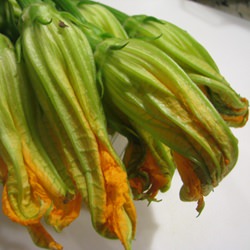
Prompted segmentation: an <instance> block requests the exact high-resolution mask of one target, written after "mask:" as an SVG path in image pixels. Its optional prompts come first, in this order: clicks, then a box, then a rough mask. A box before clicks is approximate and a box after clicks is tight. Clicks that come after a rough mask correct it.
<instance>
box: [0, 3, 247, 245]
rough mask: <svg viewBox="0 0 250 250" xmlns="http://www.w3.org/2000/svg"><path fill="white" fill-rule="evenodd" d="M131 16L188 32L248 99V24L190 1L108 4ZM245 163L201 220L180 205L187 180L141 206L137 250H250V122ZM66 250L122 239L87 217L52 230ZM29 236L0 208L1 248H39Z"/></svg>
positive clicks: (209, 200)
mask: <svg viewBox="0 0 250 250" xmlns="http://www.w3.org/2000/svg"><path fill="white" fill-rule="evenodd" d="M101 2H102V3H105V4H109V5H110V6H113V7H115V8H118V9H120V10H122V11H124V12H127V13H128V14H148V15H153V16H156V17H159V18H162V19H165V20H167V21H170V22H173V23H174V24H176V25H178V26H180V27H182V28H184V29H186V30H187V31H188V32H189V33H190V34H191V35H192V36H194V37H195V38H196V39H197V40H198V41H199V42H200V43H202V44H203V45H204V46H205V47H206V48H207V50H208V51H209V52H210V54H211V55H212V56H213V58H214V59H215V61H216V63H217V64H218V66H219V68H220V71H221V73H222V74H223V75H224V76H225V78H226V79H227V80H228V81H229V82H230V83H231V85H232V87H233V88H234V89H235V90H236V91H237V92H238V93H240V94H241V95H242V96H245V97H247V98H248V99H250V21H246V20H243V19H240V18H239V17H235V16H231V15H229V14H226V13H223V12H220V11H216V10H214V9H211V8H209V7H205V6H202V5H199V4H197V3H194V2H191V1H188V0H122V1H120V0H102V1H101ZM234 133H235V135H236V137H237V138H238V139H239V150H240V154H239V159H238V163H237V165H236V167H235V168H234V170H233V171H232V172H231V173H230V174H229V175H228V176H227V177H226V178H225V179H224V180H223V181H222V182H221V184H220V185H219V187H217V188H216V189H215V191H214V192H213V193H211V194H210V195H209V196H208V197H206V198H205V201H206V206H205V209H204V211H203V212H202V214H201V215H200V217H198V218H196V215H197V213H196V210H195V207H196V203H185V202H182V201H180V200H179V189H180V187H181V181H180V178H179V176H178V174H177V173H176V175H175V176H174V180H173V183H172V187H171V188H170V190H169V191H168V192H167V193H164V194H160V195H159V196H158V198H159V199H162V201H161V202H159V203H152V204H151V205H150V206H149V207H148V206H147V202H139V201H137V202H136V207H137V213H138V226H137V234H136V240H134V242H133V249H134V250H201V249H202V250H212V249H213V250H221V249H223V250H224V249H226V250H236V249H237V250H249V249H250V212H249V211H250V193H249V190H248V189H250V160H249V158H248V157H250V150H249V144H250V142H249V141H250V124H247V125H246V126H245V127H244V128H241V129H235V130H234ZM50 232H51V233H52V234H53V236H54V237H55V239H56V240H57V241H58V242H60V243H61V244H62V245H63V246H64V249H65V250H122V249H123V247H122V246H121V244H120V242H119V241H114V240H108V239H105V238H102V237H101V236H99V235H98V234H97V233H96V232H95V231H94V230H93V228H92V226H91V223H90V218H89V214H88V212H87V211H85V210H84V209H83V210H82V211H81V215H80V217H79V218H77V219H76V220H75V221H74V222H73V223H72V224H71V225H70V226H69V227H67V228H66V229H65V230H64V231H63V232H62V233H60V234H58V233H55V232H53V231H52V230H50ZM36 249H39V248H37V247H35V246H34V245H33V243H32V241H31V239H30V238H29V235H28V233H27V232H26V230H25V229H24V228H22V227H21V226H19V225H17V224H15V223H13V222H11V221H10V220H9V219H8V218H6V217H5V216H4V215H3V214H2V211H0V250H36Z"/></svg>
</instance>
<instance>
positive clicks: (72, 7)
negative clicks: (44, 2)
mask: <svg viewBox="0 0 250 250" xmlns="http://www.w3.org/2000/svg"><path fill="white" fill-rule="evenodd" d="M53 2H55V3H56V4H57V5H58V6H59V7H60V8H62V9H63V10H64V11H66V12H69V13H70V14H71V15H73V16H74V17H75V18H77V19H78V20H79V21H80V22H82V23H86V20H85V18H84V17H83V15H82V14H81V12H80V11H79V10H78V8H77V6H76V3H74V1H70V0H53Z"/></svg>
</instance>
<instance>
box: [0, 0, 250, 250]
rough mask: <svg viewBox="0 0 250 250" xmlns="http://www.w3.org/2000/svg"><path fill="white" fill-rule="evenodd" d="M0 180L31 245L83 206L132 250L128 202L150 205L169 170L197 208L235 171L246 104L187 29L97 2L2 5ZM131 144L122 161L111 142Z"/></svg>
mask: <svg viewBox="0 0 250 250" xmlns="http://www.w3.org/2000/svg"><path fill="white" fill-rule="evenodd" d="M0 13H1V18H0V33H1V34H0V89H1V98H0V120H1V124H0V181H1V183H2V185H3V194H2V208H3V211H4V213H5V214H6V216H8V217H9V218H10V219H11V220H12V221H15V222H17V223H19V224H21V225H23V226H24V227H26V229H27V230H28V232H29V234H30V236H31V237H32V239H33V241H34V243H35V244H36V245H38V246H39V247H43V248H47V249H53V250H58V249H62V246H61V245H60V244H59V243H57V242H56V241H55V240H54V239H53V238H52V236H51V235H50V234H49V233H48V232H47V231H46V228H45V225H43V223H42V222H41V221H42V219H43V220H44V221H45V223H46V224H47V225H50V226H52V227H53V228H54V229H55V230H56V231H58V232H59V231H61V230H63V228H65V227H66V226H69V225H70V223H71V222H72V221H74V220H75V219H76V218H77V217H78V215H79V213H80V211H81V207H82V206H85V207H87V208H88V210H89V212H90V215H91V219H92V225H93V227H94V229H95V230H96V232H97V233H99V234H100V235H102V236H104V237H107V238H112V239H119V240H120V241H121V242H122V244H123V246H124V249H126V250H129V249H131V241H132V240H133V238H134V237H135V232H136V211H135V207H134V201H135V200H147V201H148V202H153V201H155V200H157V194H158V193H159V192H166V191H167V190H168V189H169V188H170V186H171V180H172V177H173V175H174V173H175V170H176V171H177V172H178V173H179V174H180V176H181V179H182V181H183V186H182V188H181V190H180V199H181V200H183V201H196V202H197V211H198V213H201V211H202V209H203V208H204V204H205V202H204V196H207V195H208V194H209V193H210V192H211V191H212V190H213V189H214V188H215V187H217V186H218V184H219V183H220V182H221V181H222V180H223V178H224V177H225V176H227V174H228V173H230V171H231V170H232V169H233V167H234V166H235V164H236V162H237V158H238V146H237V139H236V138H235V136H234V135H233V133H232V131H231V129H230V127H242V126H244V125H245V124H246V122H247V119H248V101H247V100H246V99H245V98H242V97H240V96H239V95H238V94H237V93H236V92H235V91H234V90H233V89H232V87H231V86H230V84H229V83H228V82H227V81H226V80H225V78H224V77H223V76H222V75H221V74H220V72H219V69H218V67H217V65H216V63H215V62H214V60H213V59H212V58H211V56H210V55H209V53H208V52H207V51H206V49H205V48H204V47H203V46H202V45H201V44H200V43H198V42H197V41H196V40H195V39H194V38H193V37H191V36H190V35H189V34H188V33H187V32H186V31H184V30H183V29H181V28H179V27H177V26H176V25H174V24H172V23H169V22H167V21H165V20H159V19H158V18H156V17H151V16H146V15H136V16H129V15H127V14H126V13H123V12H120V11H118V10H116V9H114V8H111V7H109V6H106V5H103V4H101V3H98V2H93V1H76V0H54V1H42V0H18V1H15V0H5V1H1V3H0ZM114 133H118V134H121V135H123V136H124V137H126V138H127V140H128V143H127V146H126V148H125V152H124V154H123V155H122V156H119V155H118V154H117V152H116V151H115V149H114V148H113V145H112V143H111V140H110V136H112V135H113V134H114Z"/></svg>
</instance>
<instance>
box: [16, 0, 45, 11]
mask: <svg viewBox="0 0 250 250" xmlns="http://www.w3.org/2000/svg"><path fill="white" fill-rule="evenodd" d="M40 2H41V0H17V3H18V4H19V5H20V7H21V8H22V9H24V8H25V7H27V6H29V5H30V4H33V3H40Z"/></svg>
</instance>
